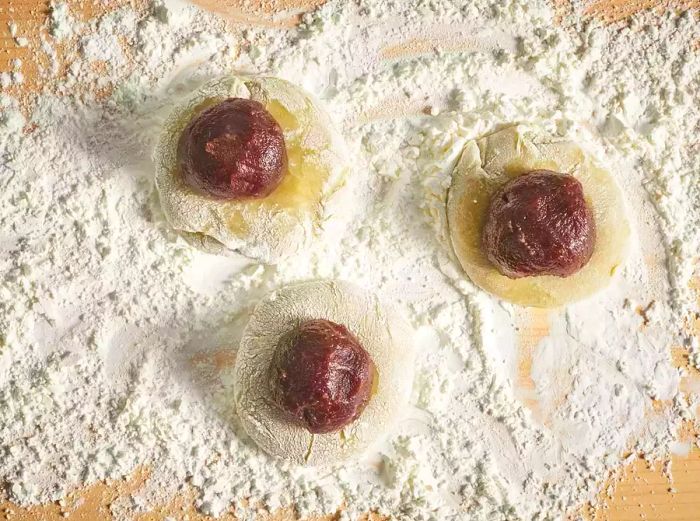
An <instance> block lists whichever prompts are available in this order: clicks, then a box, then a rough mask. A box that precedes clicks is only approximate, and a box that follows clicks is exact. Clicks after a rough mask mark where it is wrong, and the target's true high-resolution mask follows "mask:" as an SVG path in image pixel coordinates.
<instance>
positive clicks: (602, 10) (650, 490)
mask: <svg viewBox="0 0 700 521" xmlns="http://www.w3.org/2000/svg"><path fill="white" fill-rule="evenodd" d="M143 1H144V0H108V1H104V0H69V2H68V3H69V4H70V5H71V8H72V10H73V12H75V13H78V14H79V16H82V17H84V18H88V17H90V16H94V15H96V14H98V13H99V12H102V11H104V10H108V9H112V8H114V7H116V6H118V5H125V4H130V5H137V4H141V3H142V2H143ZM553 1H554V2H555V3H556V4H557V5H558V8H559V9H560V10H566V9H567V5H568V4H567V2H568V0H553ZM199 3H200V4H201V5H203V6H205V7H206V8H209V9H211V10H212V11H214V12H217V13H219V14H221V15H222V16H225V17H226V18H228V19H230V20H237V21H240V20H245V21H255V22H257V23H262V24H266V25H280V24H282V25H286V24H290V23H294V22H295V21H296V20H297V18H298V15H299V13H302V12H303V11H304V10H306V9H310V8H313V7H314V6H316V5H319V4H321V3H323V0H257V1H249V0H199ZM698 6H700V0H688V1H683V0H679V1H675V2H672V1H663V0H593V1H591V2H590V3H589V7H588V9H587V13H588V14H589V15H590V16H596V17H599V18H601V19H603V20H606V21H615V20H620V19H623V18H625V17H627V16H629V15H631V14H633V13H636V12H638V11H640V10H645V9H661V8H664V7H673V8H687V7H698ZM47 12H48V0H46V1H45V0H0V71H6V70H11V63H10V62H11V60H12V59H14V58H20V59H22V60H23V62H24V65H23V72H24V74H25V75H26V77H27V81H26V83H25V84H24V85H22V86H21V87H13V88H12V89H11V90H10V94H12V95H15V96H17V97H23V96H25V95H26V94H28V93H30V92H32V91H36V90H37V89H40V88H42V87H43V86H44V85H45V83H46V82H45V80H44V79H43V78H41V77H40V76H39V75H38V73H37V71H38V65H40V64H41V62H40V61H35V54H34V52H33V50H32V47H31V46H30V47H27V48H21V47H18V46H17V45H16V43H15V41H14V40H13V39H12V38H11V37H10V34H9V30H8V27H7V23H8V22H9V21H13V22H15V23H16V24H17V26H18V33H19V35H21V36H28V37H30V39H31V40H32V41H33V42H34V43H33V44H36V42H38V35H39V34H41V33H42V32H43V33H45V31H46V26H45V18H46V13H47ZM400 51H402V52H403V49H400ZM520 325H521V338H520V341H521V344H522V350H521V355H520V360H519V369H520V372H519V375H520V376H519V381H518V384H519V387H520V388H521V389H525V390H527V388H528V386H529V385H530V383H529V382H530V381H529V378H530V377H529V368H530V365H531V358H530V356H531V352H532V346H533V345H534V343H535V342H536V340H537V339H538V338H540V337H541V336H542V335H545V334H546V332H547V326H546V320H545V319H544V318H543V316H541V315H535V316H529V317H528V316H526V315H523V317H521V321H520ZM677 358H678V362H679V363H683V362H684V360H683V359H682V358H683V355H682V354H678V356H677ZM521 399H523V401H524V403H526V404H527V405H528V406H529V407H530V408H532V409H533V411H534V412H535V415H536V414H537V404H536V402H534V400H532V398H531V397H529V396H528V395H527V393H525V394H524V395H523V396H521ZM685 437H686V438H687V439H689V440H692V439H694V434H693V433H690V432H686V433H685ZM661 467H662V466H661V464H659V465H657V466H656V467H655V468H650V467H649V466H648V464H647V463H646V462H644V461H636V462H634V463H633V464H632V465H631V466H630V467H629V468H627V469H624V470H623V471H622V474H621V477H620V479H618V480H616V481H614V482H611V483H608V484H605V485H604V486H603V487H602V492H601V496H600V498H599V502H598V504H597V505H596V506H594V507H590V508H588V509H586V512H585V514H586V517H587V518H589V519H590V520H591V521H632V520H641V519H644V520H648V521H697V520H700V451H698V450H697V449H694V450H693V451H692V452H691V453H690V455H689V456H687V457H676V456H674V457H673V458H672V470H673V476H674V481H673V483H672V484H671V483H670V482H669V479H668V476H666V475H665V474H664V472H663V471H662V468H661ZM147 475H148V469H140V470H139V471H138V472H136V473H135V474H134V475H133V476H131V477H130V478H129V479H126V480H120V481H115V482H109V483H97V484H94V485H92V486H89V487H85V488H82V489H78V490H76V491H75V492H74V493H72V494H70V495H69V496H68V497H67V498H65V500H64V501H63V502H62V505H59V504H58V503H51V504H47V505H40V506H35V507H31V508H24V507H20V506H18V505H14V504H11V503H8V502H5V503H0V520H1V521H4V520H7V521H59V520H69V521H109V520H111V519H112V518H111V516H110V513H109V512H110V510H109V509H110V505H111V504H112V503H113V502H114V501H116V500H118V499H119V498H121V497H126V496H128V495H129V494H130V493H132V492H133V491H134V490H136V489H137V488H138V487H139V486H140V485H141V484H142V483H143V481H144V479H146V477H147ZM610 493H611V494H610ZM194 497H195V495H194V491H192V490H188V491H187V492H185V493H183V494H182V495H180V496H178V497H177V498H175V499H174V500H173V501H170V502H169V503H168V504H166V505H161V506H160V507H158V508H155V509H154V510H153V511H152V512H149V513H147V514H143V515H141V516H139V517H137V518H136V519H137V520H138V521H162V520H164V519H165V518H167V517H169V516H170V517H173V518H175V519H178V520H179V519H185V518H187V519H189V520H190V521H205V520H209V519H210V518H209V517H207V516H203V515H201V514H199V513H197V512H196V509H195V508H194V506H193V503H194ZM333 518H334V516H329V517H328V518H325V519H333ZM371 518H372V519H375V517H374V516H371ZM222 519H224V520H225V521H230V520H232V519H233V516H232V515H227V516H224V517H223V518H222ZM292 519H294V516H293V515H292V512H291V511H289V510H285V511H282V512H278V513H276V514H275V515H274V516H269V515H265V514H261V520H263V521H272V520H274V521H289V520H292Z"/></svg>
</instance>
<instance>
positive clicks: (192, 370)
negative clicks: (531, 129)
mask: <svg viewBox="0 0 700 521" xmlns="http://www.w3.org/2000/svg"><path fill="white" fill-rule="evenodd" d="M145 4H147V5H145V6H144V7H143V8H142V9H135V8H132V7H120V8H117V9H116V10H110V11H109V12H108V13H106V14H104V15H102V16H99V17H96V18H95V19H92V20H89V21H85V22H78V21H76V18H75V16H74V15H73V14H72V13H71V12H70V10H69V9H68V8H67V7H66V5H70V4H64V3H62V2H54V3H53V4H52V8H51V12H50V17H49V19H48V20H47V29H48V33H47V34H48V36H41V37H38V38H39V43H38V44H37V45H36V52H37V53H39V54H42V55H45V57H46V60H41V63H42V64H44V65H43V67H44V68H43V69H41V71H40V72H41V74H42V76H43V77H44V78H45V79H46V82H47V88H46V89H45V90H44V91H43V92H42V93H41V94H39V95H37V96H36V97H35V98H34V99H33V100H31V101H32V103H31V104H30V108H29V109H28V110H27V111H25V112H23V111H22V108H21V105H20V103H19V101H18V100H15V99H12V98H10V97H9V96H7V95H0V107H1V112H0V150H1V152H0V186H1V187H2V190H0V230H2V232H0V273H2V274H3V276H2V278H0V482H2V483H3V484H5V485H6V486H5V487H4V488H3V490H4V491H5V492H4V493H5V494H6V496H7V498H8V499H10V500H12V501H15V502H18V503H21V504H34V503H41V502H46V501H51V500H57V499H59V498H61V497H63V496H65V495H66V494H67V493H68V492H69V491H70V490H72V489H74V488H75V487H78V486H80V485H83V484H90V483H94V482H96V481H98V480H101V479H107V478H115V479H116V478H122V477H125V476H128V475H130V474H131V473H132V472H133V471H134V470H135V469H136V468H137V467H138V466H140V465H147V466H149V467H150V474H149V476H148V478H147V479H146V482H145V483H144V485H143V486H142V487H141V488H139V489H138V490H137V491H135V492H134V493H133V494H131V495H130V496H128V497H126V498H120V499H118V500H116V501H114V502H113V503H112V504H111V510H112V513H113V515H114V517H115V518H116V519H131V518H132V516H133V515H134V514H135V513H138V512H143V511H148V510H149V509H151V508H152V507H154V506H155V505H157V504H163V502H164V501H167V500H168V499H169V498H171V497H173V496H174V495H176V494H178V493H179V492H181V491H182V488H183V487H184V486H185V485H186V484H190V485H192V486H194V487H195V489H196V493H197V499H196V506H197V507H198V508H199V509H200V510H201V511H203V512H205V513H209V514H212V515H220V514H222V513H223V512H225V511H227V510H229V509H233V510H234V512H235V513H236V515H238V516H239V517H240V518H241V519H254V518H255V516H256V514H257V511H258V510H261V509H262V510H268V511H273V510H276V509H278V508H281V507H285V506H294V507H295V508H296V510H297V512H298V514H299V515H300V516H311V515H316V514H324V513H325V514H334V513H336V512H337V511H339V510H340V511H341V513H340V514H339V515H340V516H341V518H342V519H356V518H358V517H359V515H360V514H361V513H362V512H366V511H370V510H372V511H376V512H378V513H379V514H384V515H390V516H392V518H396V519H405V520H428V519H441V520H464V519H468V520H474V521H479V520H484V521H485V520H488V521H493V520H506V519H507V520H513V519H521V520H545V519H559V518H562V517H563V516H565V515H566V513H570V514H572V515H575V512H576V509H577V507H578V506H579V505H581V504H582V503H584V502H586V501H590V500H593V499H594V498H595V496H596V494H597V492H598V489H599V487H600V486H601V483H602V482H603V480H604V479H605V478H606V477H608V476H609V475H610V474H611V473H612V472H614V471H615V469H617V468H619V467H620V465H622V464H624V463H625V462H626V460H625V458H624V457H623V456H624V455H626V454H628V453H632V454H644V455H646V457H648V458H656V457H661V456H663V455H664V454H666V453H667V452H668V451H669V449H670V448H671V447H672V444H673V441H674V438H675V435H676V432H677V430H678V427H679V426H680V425H681V423H682V422H684V421H689V420H695V417H694V414H693V413H692V411H694V410H695V409H696V406H697V399H696V397H695V396H692V395H688V394H684V393H682V392H681V391H680V381H681V377H682V376H683V375H684V374H685V373H684V370H682V369H677V368H676V367H674V365H673V363H672V360H671V357H670V347H671V346H672V345H675V344H676V343H677V341H678V340H679V335H683V333H682V332H683V326H684V325H685V321H688V320H689V319H692V318H693V317H696V316H697V313H698V308H697V302H696V299H695V296H694V295H693V293H692V291H691V290H690V289H689V283H690V280H691V278H692V277H693V275H694V273H695V272H696V266H697V252H698V248H699V246H700V229H698V227H697V226H696V223H697V222H698V219H700V192H699V190H700V183H698V177H697V176H698V175H700V163H699V162H700V154H699V153H698V152H699V150H698V146H697V142H696V140H693V137H694V136H697V134H698V130H700V108H699V107H697V104H696V103H695V98H696V96H697V93H698V92H700V57H699V56H698V51H697V47H694V42H697V41H698V38H700V24H699V23H698V20H697V14H696V13H693V12H686V13H683V14H667V15H664V16H661V17H660V18H656V17H652V16H651V15H650V14H641V15H637V16H636V17H634V18H633V19H632V20H631V21H630V22H629V23H627V22H625V23H624V24H618V25H612V26H602V25H600V24H599V23H598V22H596V21H593V20H585V19H583V18H582V17H580V16H577V17H574V16H569V17H567V16H565V17H564V18H563V20H562V23H561V25H559V26H553V25H552V23H551V21H552V19H554V18H555V12H554V11H553V10H552V8H551V6H550V5H549V3H548V2H545V1H543V0H537V1H532V0H504V1H501V2H497V3H494V2H492V1H490V0H474V1H472V2H468V3H467V5H458V3H456V2H454V1H452V0H432V1H430V2H418V4H417V5H410V6H409V5H406V3H405V2H395V1H393V0H368V1H366V2H362V3H360V4H359V5H358V4H357V3H355V2H344V1H341V0H331V1H329V2H327V3H325V4H324V5H323V6H322V7H320V8H318V9H317V10H315V11H313V12H311V13H309V14H306V15H304V16H303V17H302V20H301V23H300V24H299V25H298V26H297V27H293V28H269V27H268V28H263V27H252V26H241V25H233V24H231V23H226V22H224V21H222V20H221V19H220V18H218V17H216V16H215V15H212V14H209V13H206V12H203V11H200V10H199V9H198V8H196V7H193V6H190V5H188V4H185V3H183V2H180V1H175V0H173V1H165V2H162V1H152V2H145ZM578 9H579V7H578V3H576V5H575V6H574V10H575V11H576V10H578ZM13 36H14V35H13ZM32 43H34V41H33V40H32ZM61 46H72V48H73V49H74V51H75V53H77V54H76V55H77V56H79V57H80V59H77V60H74V61H73V62H72V63H71V64H70V65H68V70H67V72H66V75H65V77H64V76H61V75H60V74H59V70H60V67H59V66H58V64H60V59H61V58H60V56H61V55H60V47H61ZM232 71H236V72H245V73H255V72H260V73H265V74H271V75H276V76H280V77H282V78H284V79H287V80H289V81H291V82H294V83H296V84H299V85H301V86H302V87H304V88H305V89H307V90H308V91H310V92H311V93H313V94H314V95H315V96H316V97H318V98H319V99H320V100H321V101H322V102H323V103H324V105H325V106H326V107H327V109H328V110H329V112H330V114H331V117H332V119H333V120H334V121H335V123H336V124H337V125H338V126H339V127H340V128H341V129H342V131H343V134H344V135H345V138H346V140H347V141H348V145H349V148H350V152H351V154H352V157H353V158H355V161H354V163H353V164H354V165H355V168H356V169H357V171H358V173H357V175H358V176H360V175H361V176H363V177H366V178H367V182H366V183H363V186H362V190H361V191H362V193H361V194H360V196H361V197H360V200H361V201H360V203H358V204H357V205H354V206H353V207H351V208H345V209H344V211H347V213H348V215H346V216H344V217H345V218H346V219H347V220H348V221H349V222H351V223H352V225H351V226H350V227H349V229H348V231H347V232H346V233H344V234H338V236H337V239H336V240H334V241H332V242H330V243H315V244H313V245H312V247H310V248H308V249H307V250H305V251H303V252H301V253H300V254H299V255H298V256H297V257H295V258H294V261H293V262H288V263H283V264H281V265H280V266H276V267H273V266H266V265H262V264H258V263H255V262H252V261H242V260H236V259H230V258H225V257H216V256H212V255H207V254H204V253H201V252H198V251H196V250H194V249H193V248H191V247H189V246H188V245H187V243H185V242H184V241H183V240H182V238H180V237H178V235H177V234H176V233H175V232H174V231H173V230H172V229H171V228H170V227H168V226H167V224H166V222H165V219H164V216H163V214H162V212H161V210H160V206H159V203H158V200H157V195H156V192H155V189H154V182H153V176H154V166H153V163H152V161H151V155H152V151H153V147H154V146H155V142H156V139H157V137H158V135H159V133H160V129H161V126H162V124H163V122H164V121H165V119H166V117H167V115H168V113H169V112H170V110H171V109H172V107H173V106H174V105H176V104H179V103H180V102H181V101H182V100H183V99H184V98H186V97H187V96H188V95H189V93H191V92H192V91H193V90H194V89H195V88H197V87H199V86H200V85H201V84H203V83H204V82H205V81H207V80H210V79H212V78H213V77H217V76H221V75H225V74H227V73H230V72H232ZM524 121H526V122H528V123H530V124H532V125H536V126H539V127H541V128H542V129H543V130H545V131H546V132H548V133H550V134H552V135H557V136H566V137H568V138H569V139H571V140H573V141H576V142H577V143H579V144H580V145H581V146H582V147H584V148H585V149H586V150H587V151H588V152H589V153H590V154H591V155H593V156H594V157H597V158H598V159H599V160H600V161H601V162H602V163H603V164H604V165H605V166H606V168H607V169H608V170H610V171H611V172H612V174H613V176H614V177H615V179H616V181H617V183H618V184H619V185H620V187H621V189H622V190H623V193H624V194H625V196H626V204H627V205H628V213H629V216H630V219H631V220H632V225H633V228H634V237H633V240H632V243H633V246H632V248H631V251H630V253H629V259H628V261H627V263H626V264H625V266H624V267H623V268H622V269H621V270H620V271H621V273H620V274H619V276H617V277H616V279H615V280H614V281H613V282H612V284H611V286H610V287H609V288H607V289H606V290H604V291H602V292H601V293H599V294H597V295H595V296H593V297H591V298H590V299H588V300H585V301H583V302H579V303H576V304H574V305H571V306H568V307H567V308H563V309H556V310H551V311H546V312H545V311H537V310H532V309H524V308H518V307H516V306H512V305H509V304H506V303H503V302H499V301H498V300H496V299H495V298H493V297H492V296H490V295H487V294H485V293H484V292H482V291H480V290H478V289H477V288H475V287H474V286H473V285H472V284H471V283H470V282H469V281H468V280H467V279H465V277H464V275H463V273H462V272H461V270H460V268H459V265H458V263H456V262H455V259H454V258H453V256H452V255H451V252H450V249H449V247H448V242H447V233H446V223H445V197H446V191H447V188H448V187H449V185H450V174H451V171H452V169H453V167H454V165H455V163H456V161H457V159H458V158H459V155H460V153H461V150H462V147H463V145H464V143H465V142H466V141H468V140H470V139H474V138H476V137H478V136H480V135H483V134H484V133H487V132H490V131H492V130H494V129H497V128H499V126H500V125H502V124H504V123H514V122H524ZM319 278H337V279H342V280H346V281H348V282H351V283H353V284H356V285H358V286H360V287H365V288H367V289H370V290H372V291H373V292H376V293H378V295H379V296H380V298H382V299H383V300H386V301H389V302H392V303H393V304H394V305H396V306H397V307H398V308H399V309H400V311H401V313H402V314H403V315H404V316H405V317H407V318H408V319H409V320H410V322H411V323H412V326H413V328H414V329H415V331H416V335H415V338H414V340H415V342H416V345H417V347H418V361H417V367H416V369H417V371H418V375H417V377H416V380H415V384H414V389H413V396H412V405H413V407H411V409H410V410H409V411H407V413H406V415H405V417H404V418H402V420H401V421H400V423H399V424H398V425H397V426H396V428H395V431H394V432H392V433H390V435H389V436H388V437H387V439H386V440H384V442H383V443H381V444H380V445H378V446H376V447H374V448H373V449H372V450H371V451H370V452H368V453H367V454H365V455H363V457H362V458H360V459H359V460H357V461H353V462H350V463H346V464H343V465H339V466H337V467H335V468H331V469H328V470H327V471H324V472H318V471H317V470H315V469H313V468H311V469H307V468H300V467H297V466H295V465H292V464H289V463H284V462H279V461H276V460H274V459H273V458H271V457H269V456H267V455H266V454H265V453H264V452H262V451H261V450H260V449H259V448H257V447H256V446H255V444H254V443H253V442H252V440H250V439H249V438H248V437H247V436H246V435H245V433H244V430H243V429H242V427H241V424H240V422H239V420H238V418H237V415H236V411H235V410H234V405H233V360H234V358H235V351H236V348H237V346H238V343H239V341H240V338H241V334H242V331H243V329H244V327H245V326H246V324H247V322H248V318H249V316H250V313H251V311H252V309H253V308H254V306H255V304H256V303H257V302H258V301H260V299H262V298H263V297H264V296H265V295H266V294H268V293H270V292H271V291H272V290H274V289H277V288H280V287H282V286H285V285H287V284H291V283H295V282H300V281H307V280H313V279H319ZM533 324H536V325H537V328H534V327H533ZM535 329H537V331H538V332H539V334H538V335H539V336H538V335H535V334H534V332H533V331H534V330H535ZM542 331H544V333H542ZM684 340H685V343H686V345H687V346H688V347H689V350H690V352H691V361H693V362H694V363H696V364H697V363H698V360H700V355H698V351H699V350H698V344H697V341H696V340H693V339H691V338H690V337H687V338H685V339H684ZM523 368H526V370H523ZM655 404H664V406H663V407H658V406H657V405H655ZM246 505H248V506H246Z"/></svg>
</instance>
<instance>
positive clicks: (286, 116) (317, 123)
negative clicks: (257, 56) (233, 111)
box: [154, 76, 349, 264]
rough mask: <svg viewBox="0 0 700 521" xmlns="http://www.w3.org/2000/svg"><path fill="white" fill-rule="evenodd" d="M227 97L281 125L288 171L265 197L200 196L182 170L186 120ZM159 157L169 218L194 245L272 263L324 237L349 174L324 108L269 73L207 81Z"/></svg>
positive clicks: (175, 119) (164, 138)
mask: <svg viewBox="0 0 700 521" xmlns="http://www.w3.org/2000/svg"><path fill="white" fill-rule="evenodd" d="M228 98H245V99H252V100H255V101H258V102H260V103H262V104H263V105H264V106H265V108H266V110H267V111H268V112H269V113H270V114H271V115H272V116H273V118H274V119H275V120H276V121H277V122H278V123H279V124H280V126H281V127H282V131H283V134H284V140H285V144H286V147H287V155H288V171H287V173H286V174H285V175H284V177H283V179H282V181H281V183H280V185H279V186H278V187H277V188H276V189H275V190H274V191H273V192H272V193H271V194H270V195H268V196H266V197H264V198H261V199H243V200H233V201H225V200H221V199H217V198H214V197H210V196H207V195H206V194H202V193H198V192H197V191H195V190H193V189H192V188H190V187H189V186H188V185H187V184H186V183H185V182H184V180H183V177H182V173H181V172H180V169H179V167H178V161H177V157H178V156H177V153H178V142H179V139H180V135H181V134H182V131H183V130H184V129H185V127H186V126H187V124H188V123H189V122H190V120H191V119H192V118H193V117H194V116H195V115H197V114H199V113H200V112H201V111H203V110H205V109H207V108H209V107H211V106H213V105H215V104H217V103H220V102H222V101H224V100H226V99H228ZM154 159H155V164H156V187H157V189H158V193H159V195H160V202H161V206H162V208H163V212H164V213H165V217H166V218H167V220H168V222H169V223H170V225H171V226H172V227H173V228H175V229H177V230H178V231H179V232H180V233H181V234H182V236H183V237H184V238H185V239H186V240H187V241H188V242H189V243H191V244H193V245H194V246H196V247H198V248H200V249H202V250H204V251H207V252H210V253H218V254H240V255H243V256H245V257H249V258H252V259H256V260H259V261H261V262H266V263H270V264H274V263H276V262H277V261H279V260H281V259H284V258H286V257H289V256H291V255H293V254H294V253H296V252H298V251H301V250H303V249H306V248H307V247H308V245H309V244H310V241H311V240H312V239H314V238H315V237H317V236H319V235H321V234H322V232H323V229H324V227H326V225H327V224H328V220H329V219H330V218H331V217H333V216H334V215H335V214H336V213H338V212H336V211H335V207H336V206H337V205H339V204H341V203H343V202H342V200H341V199H342V197H343V194H342V193H341V191H342V190H341V189H342V188H344V187H345V186H346V185H347V179H348V177H349V166H348V165H349V163H348V159H347V152H346V146H345V143H344V141H343V139H342V137H341V136H340V135H339V134H338V133H337V132H336V131H334V130H333V128H332V126H331V123H330V120H329V119H328V116H327V115H326V114H325V112H324V111H323V110H322V109H320V108H319V107H318V105H317V104H316V103H315V102H314V101H313V100H312V99H311V97H310V95H309V94H307V93H305V92H304V91H302V90H301V89H300V88H299V87H296V86H294V85H292V84H291V83H289V82H287V81H284V80H281V79H278V78H271V77H247V76H230V77H225V78H220V79H217V80H214V81H212V82H210V83H207V84H206V85H204V86H203V87H202V88H200V89H199V90H197V91H196V92H195V93H194V94H193V95H192V96H191V97H190V98H189V100H188V101H187V102H185V103H184V104H183V105H181V106H180V107H178V108H176V109H175V110H174V112H173V113H172V114H171V116H170V117H169V119H168V121H167V122H166V124H165V127H164V130H163V133H162V134H161V138H160V143H159V145H158V147H157V148H156V152H155V158H154ZM343 204H344V205H346V204H347V203H343Z"/></svg>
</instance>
